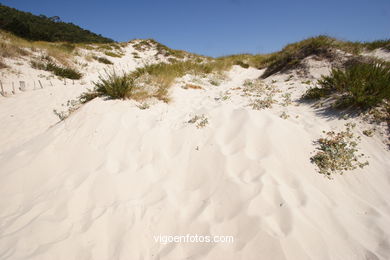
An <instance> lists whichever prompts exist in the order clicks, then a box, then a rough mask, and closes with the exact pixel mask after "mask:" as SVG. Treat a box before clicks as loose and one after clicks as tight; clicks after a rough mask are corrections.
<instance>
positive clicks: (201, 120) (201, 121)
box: [188, 114, 209, 129]
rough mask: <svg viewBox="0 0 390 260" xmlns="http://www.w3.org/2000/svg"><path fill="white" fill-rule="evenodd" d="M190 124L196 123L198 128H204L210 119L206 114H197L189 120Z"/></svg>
mask: <svg viewBox="0 0 390 260" xmlns="http://www.w3.org/2000/svg"><path fill="white" fill-rule="evenodd" d="M188 123H189V124H195V123H196V128H198V129H199V128H204V127H205V126H206V125H208V123H209V119H208V118H207V117H206V116H205V115H204V114H202V115H200V116H199V115H196V116H194V117H193V118H191V119H190V120H189V121H188Z"/></svg>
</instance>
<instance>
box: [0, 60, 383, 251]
mask: <svg viewBox="0 0 390 260" xmlns="http://www.w3.org/2000/svg"><path fill="white" fill-rule="evenodd" d="M261 73H262V71H259V70H256V69H243V68H240V67H238V66H235V67H234V68H233V69H232V71H230V72H229V77H230V79H229V80H227V81H225V82H224V83H223V84H222V85H221V86H211V85H205V86H203V87H204V89H203V90H192V89H183V88H181V85H182V84H181V83H177V84H176V85H175V86H174V87H173V88H172V93H171V96H172V99H173V102H172V103H171V104H163V103H157V104H155V105H152V106H151V107H150V108H149V109H145V110H141V109H139V108H138V107H137V104H136V103H135V102H133V101H128V102H123V101H115V100H103V99H95V100H94V101H92V102H90V103H88V104H86V105H85V106H83V107H82V108H81V109H80V110H78V111H77V112H76V113H74V114H73V115H71V116H70V117H69V118H68V119H67V120H65V121H62V122H59V123H57V124H55V123H56V119H55V116H54V115H49V114H50V110H49V109H48V108H50V109H52V107H53V106H55V105H58V104H59V103H61V102H64V101H60V100H57V99H56V98H57V97H61V98H62V99H63V100H67V99H69V98H70V96H77V95H78V94H79V91H80V88H78V87H77V86H72V87H64V86H55V87H54V89H53V90H49V89H44V90H42V91H40V93H39V94H38V92H26V93H21V94H20V95H19V96H18V97H17V98H16V97H15V98H7V99H2V100H1V101H0V106H1V107H2V108H8V110H2V111H3V115H2V124H3V126H2V134H1V140H0V141H1V145H2V146H1V147H2V149H1V153H0V218H1V221H0V223H1V226H0V258H1V259H388V258H389V257H390V244H389V237H390V203H389V202H390V197H389V196H388V191H389V190H390V175H389V167H390V162H389V160H388V158H389V152H388V151H386V150H385V146H384V144H383V143H382V142H381V140H380V138H379V137H374V138H369V137H362V138H363V140H362V143H361V148H362V150H363V151H364V152H365V153H366V154H367V156H369V161H370V165H369V167H367V168H364V169H357V170H354V171H353V172H350V173H348V174H345V175H342V176H334V179H333V180H329V179H327V178H324V177H323V176H322V175H320V174H318V173H317V172H316V168H315V166H314V165H313V164H311V163H310V160H309V157H310V154H311V153H312V152H313V149H314V146H313V143H312V142H313V140H315V139H317V138H318V137H319V136H321V133H322V131H323V130H330V129H338V128H340V127H342V126H343V125H344V124H345V123H346V121H345V120H337V119H331V118H326V117H325V116H323V117H321V116H319V115H318V113H317V111H315V109H314V108H312V107H310V106H308V105H302V104H301V105H299V106H296V105H297V104H298V103H294V105H292V106H289V107H287V108H286V107H283V106H279V105H277V106H275V107H274V108H272V109H268V110H260V111H257V110H252V109H251V108H250V107H248V106H247V104H248V102H249V98H248V97H246V96H243V95H242V90H240V89H237V87H239V86H242V84H243V83H244V81H245V80H247V79H256V78H258V77H259V76H260V75H261ZM285 77H287V76H286V75H276V76H274V77H273V78H270V79H268V81H271V80H275V79H276V80H278V82H277V83H275V84H276V85H277V86H278V87H279V88H280V89H282V90H283V89H290V91H291V92H293V96H297V97H298V96H299V95H298V94H299V93H300V92H301V91H302V85H301V84H299V80H295V81H294V80H293V81H290V82H289V84H287V83H286V82H284V80H281V79H284V78H285ZM186 80H187V79H183V81H186ZM290 83H292V85H290ZM52 91H55V93H54V92H53V95H50V93H52ZM226 91H229V92H228V93H230V95H229V98H228V99H226V100H223V99H221V98H220V97H221V93H226ZM297 93H298V94H297ZM49 96H50V97H51V96H53V97H56V98H53V99H50V98H48V97H49ZM27 100H29V101H31V103H28V102H26V101H27ZM48 100H50V102H49V101H48ZM10 107H12V110H11V109H10ZM44 107H45V108H44ZM38 111H39V112H38ZM283 111H288V113H289V114H290V115H291V117H290V118H288V119H287V120H284V119H282V118H280V117H279V115H280V113H281V112H283ZM41 113H43V114H41ZM11 114H13V117H11V116H10V115H11ZM196 115H204V116H205V118H207V119H208V124H206V125H205V126H204V127H203V128H197V127H196V124H191V123H188V121H190V119H191V118H193V117H194V116H196ZM297 115H299V117H296V116H297ZM16 117H17V119H16ZM41 120H42V123H40V122H41ZM57 121H58V120H57ZM18 122H19V123H18ZM49 126H51V127H49ZM363 128H364V125H363V124H362V123H359V125H358V127H357V129H356V131H357V132H359V131H361V129H363ZM159 234H166V235H185V234H204V235H210V234H212V235H230V236H234V243H232V244H223V243H218V244H217V243H212V244H208V243H181V244H176V243H170V244H166V245H163V244H160V243H156V242H155V240H154V238H153V236H155V235H159Z"/></svg>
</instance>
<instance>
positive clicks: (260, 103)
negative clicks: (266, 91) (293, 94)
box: [249, 96, 276, 110]
mask: <svg viewBox="0 0 390 260" xmlns="http://www.w3.org/2000/svg"><path fill="white" fill-rule="evenodd" d="M275 102H276V101H275V100H274V99H273V98H272V96H267V97H266V98H264V99H260V98H258V99H255V100H252V102H251V103H250V104H249V106H251V107H252V109H254V110H262V109H266V108H271V107H272V105H273V104H274V103H275Z"/></svg>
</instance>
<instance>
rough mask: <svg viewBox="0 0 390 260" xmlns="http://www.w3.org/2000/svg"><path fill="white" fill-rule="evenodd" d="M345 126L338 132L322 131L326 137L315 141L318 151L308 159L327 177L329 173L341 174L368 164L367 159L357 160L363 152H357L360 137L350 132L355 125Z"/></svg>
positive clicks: (348, 124)
mask: <svg viewBox="0 0 390 260" xmlns="http://www.w3.org/2000/svg"><path fill="white" fill-rule="evenodd" d="M345 126H346V129H345V130H344V131H341V132H338V133H336V132H334V131H330V132H325V131H324V133H325V134H326V137H324V138H320V139H318V140H317V141H316V142H315V143H316V144H317V145H318V146H319V147H318V148H317V150H318V151H317V153H316V154H315V155H314V156H312V157H311V158H310V160H311V162H312V163H315V164H316V165H317V167H318V171H319V173H321V174H324V175H326V176H327V177H328V178H330V176H331V174H335V173H336V174H343V173H344V171H349V170H354V169H356V168H358V167H359V168H363V167H364V166H366V165H368V162H367V161H366V162H361V161H359V159H360V158H361V157H363V156H364V154H358V149H357V146H358V142H359V141H360V137H355V136H354V134H353V133H352V129H353V128H354V127H355V125H354V124H350V123H347V124H346V125H345Z"/></svg>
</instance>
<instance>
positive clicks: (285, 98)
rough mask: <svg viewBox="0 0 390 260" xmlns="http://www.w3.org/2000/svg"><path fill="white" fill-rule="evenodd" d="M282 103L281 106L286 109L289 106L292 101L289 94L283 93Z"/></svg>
mask: <svg viewBox="0 0 390 260" xmlns="http://www.w3.org/2000/svg"><path fill="white" fill-rule="evenodd" d="M282 98H283V100H282V103H281V105H282V106H284V107H286V106H289V105H291V104H292V100H291V93H285V94H283V95H282Z"/></svg>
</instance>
